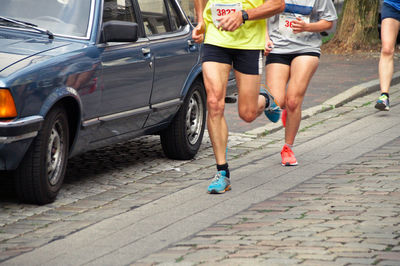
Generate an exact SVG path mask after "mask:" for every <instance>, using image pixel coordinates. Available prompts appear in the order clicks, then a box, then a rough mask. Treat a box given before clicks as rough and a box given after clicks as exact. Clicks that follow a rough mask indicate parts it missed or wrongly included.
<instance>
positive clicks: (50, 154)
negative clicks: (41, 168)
mask: <svg viewBox="0 0 400 266" xmlns="http://www.w3.org/2000/svg"><path fill="white" fill-rule="evenodd" d="M62 136H63V131H62V127H61V125H60V124H59V123H58V122H57V123H55V124H54V126H53V128H52V130H51V133H50V138H49V144H48V146H47V160H46V162H47V176H48V179H49V182H50V184H51V185H52V186H54V185H56V184H57V183H58V181H59V179H60V174H59V173H60V171H61V167H60V165H61V162H62V156H63V150H64V143H63V141H62Z"/></svg>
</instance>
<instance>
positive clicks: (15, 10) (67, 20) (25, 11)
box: [0, 0, 94, 38]
mask: <svg viewBox="0 0 400 266" xmlns="http://www.w3.org/2000/svg"><path fill="white" fill-rule="evenodd" d="M92 1H94V0H84V1H83V0H51V1H50V0H34V1H33V0H0V16H4V17H7V18H11V19H15V20H20V21H24V22H29V23H32V24H35V25H37V26H38V27H40V28H42V29H46V30H49V31H51V32H52V33H54V34H56V35H67V36H73V37H80V38H82V37H86V36H87V35H88V33H89V26H90V21H89V18H90V13H91V6H92Z"/></svg>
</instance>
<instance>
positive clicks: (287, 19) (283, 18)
mask: <svg viewBox="0 0 400 266" xmlns="http://www.w3.org/2000/svg"><path fill="white" fill-rule="evenodd" d="M296 17H298V18H301V19H302V20H303V21H304V22H305V23H310V16H304V15H300V14H291V13H282V14H280V15H279V31H280V33H281V34H282V35H283V36H285V37H289V38H294V37H296V36H301V35H305V34H308V32H301V33H296V34H295V33H293V29H292V23H293V21H295V20H297V19H296Z"/></svg>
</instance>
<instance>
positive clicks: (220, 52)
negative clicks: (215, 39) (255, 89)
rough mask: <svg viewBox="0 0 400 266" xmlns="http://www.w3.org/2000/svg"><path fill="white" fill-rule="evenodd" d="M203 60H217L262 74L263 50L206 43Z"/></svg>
mask: <svg viewBox="0 0 400 266" xmlns="http://www.w3.org/2000/svg"><path fill="white" fill-rule="evenodd" d="M202 62H203V63H204V62H217V63H224V64H228V65H233V69H235V70H237V71H239V72H241V73H243V74H249V75H261V74H262V68H263V51H262V50H243V49H231V48H224V47H219V46H215V45H211V44H204V47H203V56H202Z"/></svg>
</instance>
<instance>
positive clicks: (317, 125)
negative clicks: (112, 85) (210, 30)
mask: <svg viewBox="0 0 400 266" xmlns="http://www.w3.org/2000/svg"><path fill="white" fill-rule="evenodd" d="M375 98H376V94H375V93H373V94H369V95H366V96H364V97H360V98H357V99H355V100H353V101H351V102H349V103H346V104H345V105H343V106H338V107H336V108H331V109H326V110H324V111H323V112H322V110H319V111H318V112H315V113H314V115H312V116H309V117H308V118H307V119H305V120H304V121H303V122H302V125H301V130H300V133H299V135H298V137H297V139H296V143H297V145H296V150H295V152H296V154H297V157H298V160H299V163H300V165H299V166H297V167H292V168H291V167H289V168H287V167H286V168H284V167H281V166H280V165H279V160H280V156H279V151H280V149H281V146H282V141H283V130H282V128H281V127H279V126H277V125H273V126H274V128H273V127H272V126H269V127H266V129H263V131H262V132H259V131H252V132H247V133H245V134H242V133H231V136H230V140H229V145H228V146H229V151H228V157H229V158H228V161H229V162H230V165H231V169H232V170H231V171H232V186H233V190H232V191H231V192H229V193H225V194H224V195H220V196H215V197H214V196H212V195H208V194H207V193H206V192H205V190H206V187H207V184H208V183H209V179H210V178H211V177H212V176H213V174H214V170H215V169H214V167H215V166H214V158H213V155H212V149H211V145H210V142H209V139H208V138H207V137H206V138H205V140H204V141H203V145H202V147H201V150H200V152H199V154H198V156H197V157H196V158H195V159H194V160H192V161H171V160H167V159H166V158H165V157H164V155H163V153H162V149H161V146H160V142H159V139H158V136H148V137H143V138H139V139H135V140H132V141H131V142H128V143H123V144H119V145H116V146H112V147H108V148H105V149H100V150H96V151H94V152H89V153H85V154H83V155H81V156H78V157H75V158H73V159H72V160H70V163H69V166H68V173H67V178H66V181H65V182H66V183H65V185H64V186H63V189H62V190H61V193H60V195H59V197H58V198H57V200H56V201H55V202H54V203H53V204H49V205H45V206H33V205H23V204H18V203H17V200H16V197H15V195H12V194H11V193H2V194H1V195H2V196H1V201H0V264H4V265H27V264H30V265H54V264H58V265H111V264H113V265H127V264H132V265H152V264H158V263H160V264H166V263H167V264H168V263H178V264H181V265H198V264H201V265H203V264H204V265H216V264H218V265H255V264H256V265H257V264H259V265H290V264H292V265H293V264H294V265H295V264H302V265H322V264H324V265H399V264H400V244H399V236H400V231H399V223H400V218H399V215H400V214H399V212H400V211H399V210H400V208H399V204H400V203H399V202H400V192H399V187H400V185H399V183H400V165H399V161H400V138H399V132H400V129H399V126H400V121H399V119H398V117H399V114H400V113H399V108H398V107H399V103H400V85H396V86H393V88H392V92H391V103H392V108H391V110H390V112H385V113H383V112H378V111H377V110H376V109H375V108H373V103H374V101H375ZM305 115H306V116H307V114H305ZM206 136H207V134H206ZM266 173H267V174H266ZM2 182H4V181H2ZM1 189H2V191H4V192H7V191H9V190H10V189H11V188H10V185H9V184H7V183H6V182H4V183H2V185H1ZM32 258H35V259H34V260H32Z"/></svg>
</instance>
